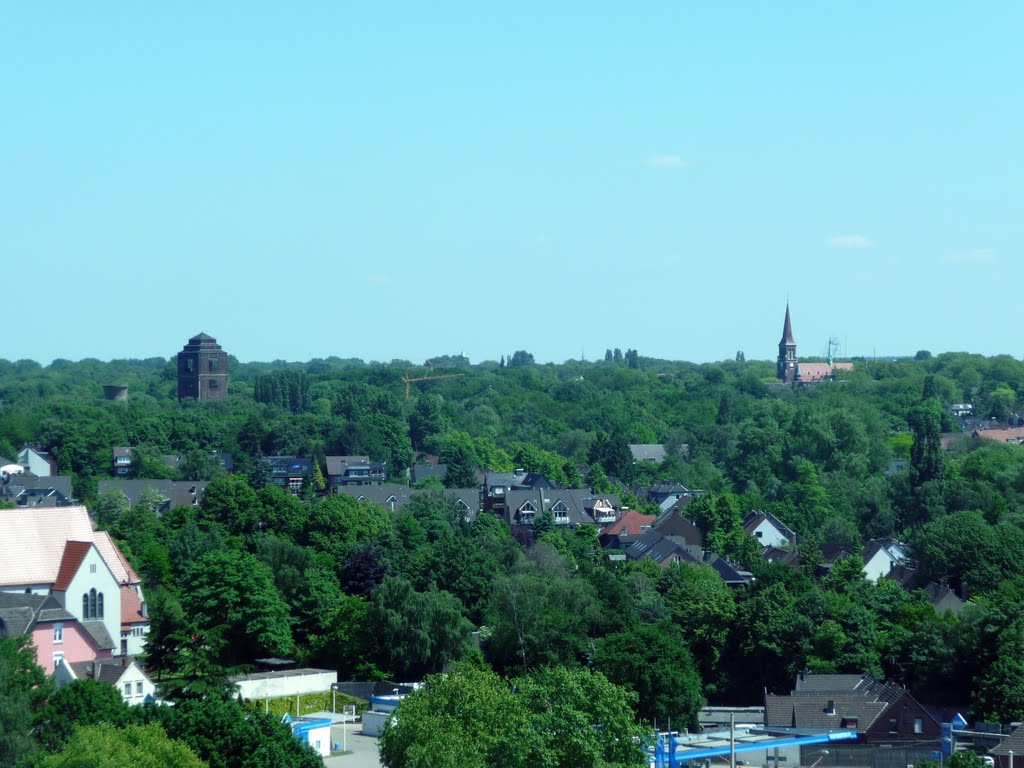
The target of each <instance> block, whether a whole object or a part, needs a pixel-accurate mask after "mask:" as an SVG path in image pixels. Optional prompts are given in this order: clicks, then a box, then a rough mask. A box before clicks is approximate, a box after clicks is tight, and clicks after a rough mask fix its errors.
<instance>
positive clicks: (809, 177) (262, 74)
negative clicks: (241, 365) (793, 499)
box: [0, 0, 1024, 362]
mask: <svg viewBox="0 0 1024 768" xmlns="http://www.w3.org/2000/svg"><path fill="white" fill-rule="evenodd" d="M1022 31H1024V4H1022V3H1020V2H988V3H963V2H935V1H934V0H933V1H930V2H900V3H893V2H858V3H852V2H850V3H845V2H830V3H818V2H810V1H809V0H808V2H799V3H796V2H778V3H754V2H743V3H740V2H716V3H702V4H697V3H692V2H685V3H684V2H663V3H630V4H625V3H623V4H611V3H593V2H591V3H570V2H562V3H550V2H545V3H530V2H516V3H480V2H467V3H443V2H442V3H434V4H426V3H403V4H399V3H383V2H377V3H369V2H324V3H290V4H280V3H274V4H270V3H267V4H261V3H253V2H246V3H241V2H239V3H231V2H221V3H175V4H167V5H166V7H163V8H161V9H155V8H152V7H149V8H145V9H142V8H141V6H134V7H133V6H132V5H130V4H111V3H102V2H99V3H89V4H85V5H82V4H70V3H69V4H64V5H60V6H58V5H48V6H47V7H46V8H45V9H44V8H43V7H42V6H40V5H39V4H31V3H7V4H5V5H4V7H3V8H2V9H0V99H2V101H0V104H2V105H3V107H2V110H0V259H2V264H3V265H4V268H5V269H4V271H5V274H6V276H7V278H8V280H7V281H5V282H6V290H5V291H4V292H3V293H4V299H5V302H4V304H5V308H6V312H5V315H6V319H7V322H8V324H9V328H10V330H9V332H8V333H6V334H5V335H4V344H3V347H2V348H0V357H4V358H8V359H18V358H32V359H36V360H40V361H43V362H48V361H50V360H51V359H53V358H57V357H62V358H69V359H75V360H77V359H81V358H83V357H97V358H100V359H109V358H113V357H150V356H163V357H168V356H171V355H173V354H174V353H176V352H177V350H178V349H180V348H181V346H182V344H184V342H185V341H186V340H187V338H188V337H189V336H191V335H193V334H194V333H196V332H198V331H199V330H204V331H206V332H207V333H210V334H212V335H214V336H216V337H217V338H218V340H219V341H220V342H221V343H222V345H223V346H224V347H225V349H227V350H228V351H229V352H231V353H233V354H235V355H236V356H238V357H239V358H241V359H243V360H271V359H276V358H284V359H289V360H306V359H310V358H312V357H326V356H329V355H338V356H340V357H361V358H364V359H367V360H371V359H372V360H385V361H386V360H391V359H393V358H403V359H410V360H412V361H414V362H419V361H422V360H423V359H424V358H426V357H429V356H432V355H437V354H445V353H458V352H460V351H462V352H464V353H465V354H467V355H468V356H469V357H470V359H471V360H473V361H474V362H477V361H480V360H484V359H497V358H498V356H499V355H501V354H503V353H504V354H508V353H510V352H512V351H514V350H516V349H527V350H529V351H531V352H533V353H534V355H535V356H536V357H537V359H538V360H543V361H549V360H553V361H562V360H566V359H569V358H578V357H579V356H580V354H581V351H582V352H583V353H584V354H585V355H586V356H587V358H589V359H593V358H595V357H598V356H601V355H603V353H604V350H605V349H606V348H608V347H621V348H623V349H626V348H629V347H634V348H636V349H638V350H639V351H640V353H641V354H642V355H651V356H655V357H663V358H671V359H686V360H694V361H705V360H716V359H723V358H731V357H732V356H733V355H734V354H735V352H736V351H737V350H740V349H742V350H743V351H744V352H745V354H746V356H747V358H748V359H753V358H772V357H774V355H775V353H776V345H777V343H778V340H779V335H780V332H781V328H782V316H783V312H784V309H785V303H786V300H787V297H788V298H789V300H790V302H791V305H792V312H793V324H794V332H795V336H796V340H797V343H798V345H799V346H798V351H799V352H800V353H801V354H803V355H810V354H821V353H822V352H823V350H824V348H825V345H826V342H827V340H828V338H829V337H830V336H835V337H837V338H839V339H840V340H841V341H842V342H843V343H844V344H845V348H846V351H847V352H848V353H849V354H853V355H862V354H867V355H870V354H873V353H877V354H879V355H888V354H913V353H914V352H915V351H916V350H918V349H930V350H932V351H933V352H940V351H945V350H968V351H973V352H981V353H984V354H997V353H1009V354H1012V355H1014V356H1016V357H1019V356H1020V355H1021V354H1022V353H1024V342H1022V341H1021V338H1020V333H1019V327H1020V323H1019V321H1018V315H1019V312H1020V310H1019V306H1018V302H1017V301H1016V300H1015V299H1016V294H1015V290H1014V286H1016V285H1019V284H1021V282H1022V278H1024V258H1022V256H1024V253H1022V248H1021V243H1022V237H1024V142H1022V141H1021V138H1020V137H1021V136H1022V135H1024V125H1022V122H1024V120H1022V118H1024V98H1022V93H1024V89H1022V85H1024V83H1022V77H1024V46H1021V45H1020V40H1021V37H1022Z"/></svg>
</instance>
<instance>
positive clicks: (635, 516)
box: [600, 509, 655, 536]
mask: <svg viewBox="0 0 1024 768" xmlns="http://www.w3.org/2000/svg"><path fill="white" fill-rule="evenodd" d="M654 518H655V515H642V514H640V513H639V512H637V511H636V510H635V509H630V510H627V511H626V512H623V513H622V517H620V518H619V519H618V520H617V521H616V522H614V523H609V524H608V525H606V526H605V527H604V528H602V529H601V533H600V535H601V536H639V535H640V534H641V533H643V532H644V531H645V530H647V529H648V528H650V526H651V524H652V523H653V522H654ZM644 526H646V528H645V527H644ZM623 529H625V531H623Z"/></svg>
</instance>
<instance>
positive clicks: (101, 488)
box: [97, 478, 209, 512]
mask: <svg viewBox="0 0 1024 768" xmlns="http://www.w3.org/2000/svg"><path fill="white" fill-rule="evenodd" d="M207 485H209V482H208V481H206V480H154V479H138V480H125V479H122V478H115V479H111V480H100V482H99V485H98V488H97V490H98V492H99V493H100V494H104V493H107V492H109V491H120V492H121V493H123V494H124V497H125V498H126V499H127V500H128V504H129V506H133V507H134V506H135V505H136V504H138V503H139V498H140V497H141V496H142V492H143V491H145V490H147V489H149V490H152V491H155V492H156V493H158V494H160V496H162V497H163V498H164V503H163V505H161V507H160V509H158V510H157V511H159V512H162V511H166V510H167V509H170V508H172V507H190V506H195V504H198V503H199V502H201V501H202V499H203V493H204V492H205V491H206V486H207ZM193 502H194V503H193Z"/></svg>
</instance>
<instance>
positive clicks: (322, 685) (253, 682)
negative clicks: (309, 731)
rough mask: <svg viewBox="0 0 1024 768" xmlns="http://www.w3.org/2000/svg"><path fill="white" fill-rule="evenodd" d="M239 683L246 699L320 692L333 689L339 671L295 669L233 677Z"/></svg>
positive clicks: (239, 687) (240, 690) (239, 688)
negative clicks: (285, 672)
mask: <svg viewBox="0 0 1024 768" xmlns="http://www.w3.org/2000/svg"><path fill="white" fill-rule="evenodd" d="M231 679H232V681H233V682H235V683H237V684H238V692H239V693H240V694H241V695H242V697H243V698H246V699H266V698H274V697H275V696H294V695H295V694H297V693H298V694H302V693H319V692H322V691H329V690H331V685H332V684H333V683H336V682H338V673H337V672H330V671H327V670H324V669H317V670H298V669H297V670H295V673H294V674H288V675H276V674H275V675H274V676H273V677H261V676H258V675H248V676H246V677H233V678H231Z"/></svg>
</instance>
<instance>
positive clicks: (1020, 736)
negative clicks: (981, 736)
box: [988, 726, 1024, 755]
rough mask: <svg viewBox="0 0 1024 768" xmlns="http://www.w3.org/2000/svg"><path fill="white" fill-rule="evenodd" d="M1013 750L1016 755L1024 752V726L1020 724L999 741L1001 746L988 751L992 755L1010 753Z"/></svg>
mask: <svg viewBox="0 0 1024 768" xmlns="http://www.w3.org/2000/svg"><path fill="white" fill-rule="evenodd" d="M1011 752H1012V753H1013V754H1015V755H1019V754H1021V753H1024V727H1021V726H1018V727H1017V730H1015V731H1014V732H1013V733H1011V734H1010V735H1009V736H1007V737H1006V738H1005V739H1003V740H1002V741H1001V742H999V746H997V747H992V749H990V750H989V751H988V753H989V754H990V755H1008V754H1010V753H1011Z"/></svg>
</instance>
